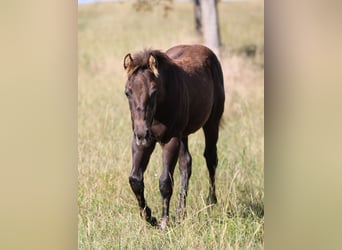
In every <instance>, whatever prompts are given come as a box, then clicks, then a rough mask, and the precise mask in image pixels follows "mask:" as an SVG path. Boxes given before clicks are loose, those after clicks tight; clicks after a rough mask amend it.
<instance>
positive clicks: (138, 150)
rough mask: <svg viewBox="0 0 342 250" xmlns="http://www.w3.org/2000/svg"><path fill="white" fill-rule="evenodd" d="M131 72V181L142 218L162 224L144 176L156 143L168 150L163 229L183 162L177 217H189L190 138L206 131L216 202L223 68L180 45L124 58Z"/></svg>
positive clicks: (208, 55)
mask: <svg viewBox="0 0 342 250" xmlns="http://www.w3.org/2000/svg"><path fill="white" fill-rule="evenodd" d="M124 68H125V70H126V72H127V76H128V80H127V83H126V88H125V94H126V95H127V97H128V101H129V107H130V110H131V118H132V129H133V135H134V138H133V142H132V156H133V166H132V171H131V174H130V177H129V183H130V185H131V188H132V190H133V192H134V194H135V196H136V198H137V200H138V203H139V207H140V212H141V215H142V216H143V217H144V218H145V219H146V221H148V222H149V223H151V224H152V225H156V223H157V220H156V219H155V218H154V217H152V216H151V210H150V208H149V207H148V206H147V204H146V201H145V197H144V172H145V170H146V167H147V164H148V162H149V159H150V156H151V153H152V152H153V150H154V147H155V145H156V142H159V143H160V145H161V147H162V151H163V153H162V160H163V170H162V174H161V176H160V179H159V189H160V193H161V196H162V203H163V204H162V218H161V221H160V228H161V229H164V228H165V227H166V226H167V225H168V220H169V219H168V218H169V204H170V198H171V195H172V190H173V172H174V169H175V165H176V163H177V160H178V159H179V170H180V174H181V191H180V199H179V205H178V208H177V217H180V216H184V213H185V200H186V195H187V189H188V183H189V178H190V176H191V155H190V153H189V150H188V136H189V134H191V133H194V132H195V131H197V130H198V129H200V128H203V131H204V135H205V151H204V157H205V159H206V163H207V167H208V170H209V180H210V186H209V197H208V201H209V202H210V203H216V202H217V199H216V194H215V169H216V166H217V150H216V143H217V140H218V132H219V124H220V119H221V116H222V113H223V109H224V100H225V95H224V84H223V76H222V69H221V65H220V63H219V61H218V59H217V57H216V56H215V54H214V53H213V52H212V51H211V50H209V49H208V48H206V47H204V46H201V45H192V46H191V45H179V46H176V47H173V48H171V49H169V50H167V51H166V53H163V52H161V51H158V50H144V51H142V52H140V53H138V54H135V55H134V56H131V54H127V55H126V56H125V58H124Z"/></svg>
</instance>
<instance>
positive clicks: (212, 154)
mask: <svg viewBox="0 0 342 250" xmlns="http://www.w3.org/2000/svg"><path fill="white" fill-rule="evenodd" d="M203 155H204V157H205V159H206V161H207V165H208V167H209V166H210V167H211V166H214V167H216V166H217V163H218V158H217V151H216V149H210V150H209V149H207V148H206V149H205V151H204V154H203Z"/></svg>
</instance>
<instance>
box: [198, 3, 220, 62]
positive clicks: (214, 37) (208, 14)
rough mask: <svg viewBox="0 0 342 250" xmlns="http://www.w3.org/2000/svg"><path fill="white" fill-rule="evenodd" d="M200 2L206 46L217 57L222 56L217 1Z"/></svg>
mask: <svg viewBox="0 0 342 250" xmlns="http://www.w3.org/2000/svg"><path fill="white" fill-rule="evenodd" d="M195 1H196V0H195ZM198 1H200V5H201V12H202V13H201V18H202V19H201V20H202V29H203V39H204V44H205V45H206V46H208V47H209V48H210V49H211V50H213V51H214V52H215V54H216V55H217V56H220V46H221V36H220V26H219V21H218V11H217V0H198ZM195 5H196V3H195ZM195 15H197V14H195Z"/></svg>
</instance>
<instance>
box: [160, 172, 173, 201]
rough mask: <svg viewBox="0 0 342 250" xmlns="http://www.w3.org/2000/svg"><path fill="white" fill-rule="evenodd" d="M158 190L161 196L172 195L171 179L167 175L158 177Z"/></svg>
mask: <svg viewBox="0 0 342 250" xmlns="http://www.w3.org/2000/svg"><path fill="white" fill-rule="evenodd" d="M159 190H160V193H161V195H162V197H163V198H169V197H171V195H172V181H171V178H170V177H169V176H167V177H160V179H159Z"/></svg>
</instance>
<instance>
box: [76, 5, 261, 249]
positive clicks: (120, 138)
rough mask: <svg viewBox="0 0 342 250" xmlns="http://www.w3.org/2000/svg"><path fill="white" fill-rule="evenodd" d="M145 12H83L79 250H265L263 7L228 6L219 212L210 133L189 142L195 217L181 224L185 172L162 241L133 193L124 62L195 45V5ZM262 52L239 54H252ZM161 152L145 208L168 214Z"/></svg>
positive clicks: (148, 179)
mask: <svg viewBox="0 0 342 250" xmlns="http://www.w3.org/2000/svg"><path fill="white" fill-rule="evenodd" d="M172 8H173V10H172V11H170V12H169V13H168V16H167V17H164V12H163V9H162V7H161V6H160V7H158V6H157V7H154V10H153V11H151V12H136V11H135V10H134V8H133V7H132V2H129V3H101V4H93V5H84V6H79V17H78V20H79V21H78V23H79V25H78V28H79V33H78V38H79V55H78V56H79V87H78V145H79V146H78V155H79V164H78V171H79V178H78V180H79V192H78V194H79V195H78V204H79V249H121V248H123V249H262V248H263V247H264V241H263V237H264V216H263V211H264V208H263V199H264V187H263V182H264V173H263V166H264V157H263V152H264V131H263V129H264V116H263V110H264V103H263V100H264V87H263V83H264V82H263V79H264V78H263V77H264V72H263V50H262V48H263V5H262V4H256V3H220V4H219V11H220V23H221V35H222V42H223V44H224V51H223V58H222V60H221V61H222V66H223V71H224V78H225V85H226V92H227V93H226V99H227V101H226V106H225V113H224V122H223V125H222V128H221V131H220V138H219V143H218V153H219V165H218V168H217V196H218V204H217V205H216V206H214V207H212V208H211V209H208V208H207V206H206V202H205V200H206V197H207V194H208V172H207V169H206V166H205V161H204V158H203V156H202V155H203V151H204V147H203V143H204V138H203V134H202V131H199V132H198V133H195V134H194V135H192V136H190V138H189V144H190V145H189V146H190V152H191V154H192V157H193V174H192V177H191V180H190V187H189V195H188V199H187V211H188V216H187V218H186V219H185V220H184V221H183V222H181V223H179V224H176V223H175V210H176V205H177V202H178V193H179V171H178V170H176V171H175V175H174V177H175V184H174V195H173V196H172V200H171V206H170V216H171V225H170V227H169V228H168V229H167V230H165V231H163V232H161V231H159V230H157V229H155V228H151V227H150V226H149V225H147V224H146V223H145V222H144V221H143V220H141V218H140V217H139V209H138V206H137V202H136V200H135V197H134V195H133V192H132V191H131V189H130V186H129V183H128V176H129V173H130V170H131V148H130V144H131V136H132V132H131V125H130V114H129V108H128V103H127V100H126V97H125V95H124V94H123V90H124V84H125V75H124V71H123V69H122V60H123V57H124V56H125V54H127V53H128V52H135V51H137V50H140V49H142V48H145V47H152V48H158V49H167V48H169V47H171V46H172V45H175V44H179V43H196V42H199V41H198V37H196V35H195V32H194V28H193V27H194V26H193V13H192V5H191V4H190V3H174V4H173V5H172ZM251 44H253V45H256V46H257V49H258V53H257V55H256V56H255V57H254V58H246V57H244V56H242V55H240V54H236V53H234V51H239V49H240V48H243V47H244V46H246V45H251ZM160 153H161V150H160V148H159V147H157V148H156V150H155V152H154V154H153V155H152V158H151V162H150V164H149V166H148V169H147V171H146V173H145V193H146V200H147V202H148V204H149V206H150V207H151V209H152V213H153V215H154V216H156V217H157V218H160V215H161V197H160V194H159V188H158V181H159V175H160V172H161V155H160Z"/></svg>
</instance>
